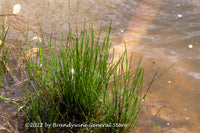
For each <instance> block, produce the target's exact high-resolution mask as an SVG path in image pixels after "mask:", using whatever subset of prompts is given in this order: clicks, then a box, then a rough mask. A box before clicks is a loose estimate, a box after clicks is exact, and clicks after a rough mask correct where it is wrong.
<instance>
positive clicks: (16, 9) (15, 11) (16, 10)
mask: <svg viewBox="0 0 200 133" xmlns="http://www.w3.org/2000/svg"><path fill="white" fill-rule="evenodd" d="M20 11H21V5H20V4H16V5H14V6H13V14H18V13H19V12H20Z"/></svg>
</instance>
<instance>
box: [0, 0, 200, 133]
mask: <svg viewBox="0 0 200 133" xmlns="http://www.w3.org/2000/svg"><path fill="white" fill-rule="evenodd" d="M16 4H19V5H20V6H21V10H20V11H19V13H17V14H16V15H13V7H14V6H15V5H16ZM84 19H85V20H86V21H87V22H88V21H89V20H90V22H91V23H93V24H94V28H95V29H96V30H97V31H102V34H103V35H105V34H106V32H107V29H108V27H109V23H110V21H111V20H112V33H111V42H112V46H113V48H115V50H116V52H115V54H116V56H117V55H120V54H122V52H123V49H124V41H125V42H126V44H127V49H128V52H129V53H131V52H134V53H135V54H134V55H135V57H136V58H137V57H140V56H142V57H143V64H142V65H143V67H144V69H145V83H144V84H145V85H146V84H148V83H149V81H150V79H151V78H152V76H153V74H154V73H155V71H156V70H157V68H160V71H159V73H158V74H160V72H162V71H164V70H166V69H167V68H168V67H169V66H170V65H172V64H173V63H175V62H176V65H175V66H174V67H173V68H172V69H170V70H169V71H168V72H167V73H166V74H165V75H164V76H162V77H160V79H159V80H156V81H155V82H154V84H153V86H152V88H151V89H150V92H149V94H148V96H147V99H146V101H145V104H144V106H143V109H142V111H141V113H140V116H139V120H138V124H137V126H136V132H138V133H141V132H142V133H143V132H144V133H149V132H154V133H155V132H158V126H157V125H158V119H160V127H161V132H163V133H199V132H200V114H199V112H200V104H199V100H200V82H199V81H200V67H199V66H200V1H199V0H109V1H108V0H77V1H76V0H74V1H69V0H68V1H67V0H29V1H24V0H1V1H0V22H1V23H3V21H4V23H5V25H8V24H10V29H9V32H8V37H7V42H9V43H12V42H15V40H18V41H20V42H24V40H25V39H26V33H27V27H28V24H29V32H28V37H27V41H28V42H30V41H32V40H33V38H34V37H35V36H37V35H38V36H40V37H41V36H42V35H43V36H49V35H52V36H54V37H56V38H57V39H58V40H61V39H62V33H63V34H64V35H67V32H68V24H69V23H70V25H71V27H72V29H76V28H79V29H80V27H83V23H84ZM86 25H87V26H88V23H86ZM64 38H65V37H64Z"/></svg>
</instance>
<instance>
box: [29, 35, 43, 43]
mask: <svg viewBox="0 0 200 133" xmlns="http://www.w3.org/2000/svg"><path fill="white" fill-rule="evenodd" d="M34 40H36V41H39V42H42V39H41V38H40V37H38V36H34V37H33V38H32V39H31V41H34Z"/></svg>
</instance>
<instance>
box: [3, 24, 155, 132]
mask: <svg viewBox="0 0 200 133" xmlns="http://www.w3.org/2000/svg"><path fill="white" fill-rule="evenodd" d="M69 29H70V30H69V34H68V39H67V43H66V44H64V43H63V45H61V46H60V47H59V48H58V47H57V46H56V45H54V46H51V40H49V41H48V42H50V44H49V49H48V52H46V51H45V49H44V47H43V46H44V44H43V42H42V41H41V42H40V41H38V51H37V53H38V55H37V56H36V58H32V57H29V56H27V55H26V54H25V52H24V59H25V64H26V70H24V72H23V73H24V78H28V80H29V82H30V84H31V88H30V87H27V85H26V83H25V82H23V87H22V89H23V103H22V104H19V103H16V102H13V101H12V100H9V99H7V98H3V97H0V98H1V99H4V100H7V101H9V102H13V103H15V104H17V106H19V111H20V110H21V111H22V112H23V114H24V117H25V119H26V122H27V123H28V124H27V123H26V124H25V126H26V127H28V129H29V130H34V131H35V132H56V131H62V130H65V131H66V130H67V131H68V132H103V133H113V132H120V133H121V132H129V131H131V130H132V129H133V128H134V127H135V125H136V123H137V120H138V113H139V111H140V109H141V107H142V105H143V102H144V100H145V97H146V94H147V92H148V91H149V88H150V86H151V84H152V82H153V81H154V80H155V77H156V74H155V75H154V77H153V79H152V82H151V83H150V84H149V87H148V89H147V90H146V92H145V94H144V96H143V95H142V89H143V73H144V70H143V68H142V67H141V66H140V65H141V59H140V61H139V63H138V66H137V68H136V70H135V71H134V73H133V72H132V66H131V65H130V64H131V61H132V55H131V58H130V60H128V57H127V51H126V50H125V52H124V54H123V55H122V56H121V57H120V58H119V60H118V61H117V62H114V61H113V59H114V52H113V55H112V61H111V62H110V63H109V64H110V65H108V59H109V52H110V47H111V45H110V43H109V37H110V31H111V24H110V27H109V30H108V34H107V36H106V37H105V39H104V41H103V43H102V44H100V43H99V42H100V41H99V39H100V34H99V35H98V36H97V37H95V35H94V33H93V28H92V26H90V30H89V31H87V30H86V29H85V28H84V29H83V30H82V31H81V33H80V36H79V34H78V30H77V33H76V35H77V36H76V37H75V39H74V37H72V30H71V28H70V27H69ZM6 33H7V32H6ZM55 44H56V42H55ZM22 50H23V49H22ZM31 123H32V124H31ZM47 124H48V126H47Z"/></svg>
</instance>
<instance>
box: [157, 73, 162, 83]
mask: <svg viewBox="0 0 200 133" xmlns="http://www.w3.org/2000/svg"><path fill="white" fill-rule="evenodd" d="M156 75H157V77H158V79H159V80H160V81H162V80H161V78H160V76H159V75H158V73H157V72H156Z"/></svg>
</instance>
